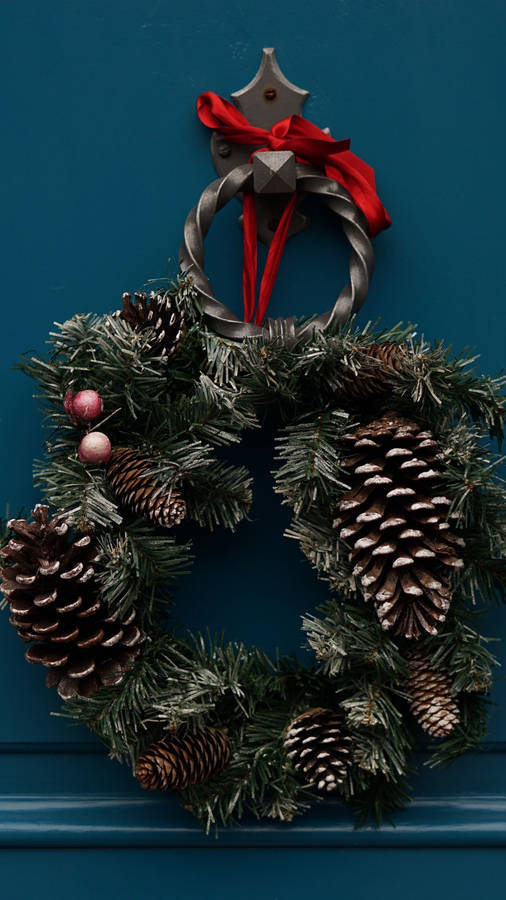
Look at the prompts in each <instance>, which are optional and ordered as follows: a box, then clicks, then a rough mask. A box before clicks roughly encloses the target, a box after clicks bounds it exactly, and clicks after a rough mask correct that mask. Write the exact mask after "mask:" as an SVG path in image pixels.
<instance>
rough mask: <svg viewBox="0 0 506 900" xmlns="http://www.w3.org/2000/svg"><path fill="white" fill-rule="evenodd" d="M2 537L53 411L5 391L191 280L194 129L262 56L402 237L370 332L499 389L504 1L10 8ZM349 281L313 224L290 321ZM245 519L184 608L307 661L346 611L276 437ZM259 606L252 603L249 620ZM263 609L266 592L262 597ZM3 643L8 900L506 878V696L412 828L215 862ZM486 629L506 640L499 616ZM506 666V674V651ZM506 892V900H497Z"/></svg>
mask: <svg viewBox="0 0 506 900" xmlns="http://www.w3.org/2000/svg"><path fill="white" fill-rule="evenodd" d="M1 18H2V34H3V44H2V60H3V64H4V74H3V84H4V85H5V86H6V87H7V104H6V105H5V106H4V108H3V117H4V118H3V139H2V154H3V165H2V173H3V179H2V180H3V194H4V197H3V205H2V226H3V229H4V235H3V240H2V247H3V251H4V278H3V302H2V322H3V335H4V340H3V355H2V386H3V391H2V400H1V424H2V441H1V443H0V455H1V465H0V477H1V503H2V507H1V511H2V512H3V509H4V508H5V504H7V503H10V505H11V513H16V512H17V511H18V509H19V508H20V507H24V509H25V510H28V509H30V507H31V505H32V504H33V503H34V502H35V500H36V495H35V493H34V490H33V488H32V475H31V466H32V460H33V458H34V457H37V455H38V454H39V452H40V448H41V443H42V440H43V432H42V431H41V428H40V420H39V416H38V412H37V402H36V400H34V399H32V397H31V391H32V385H31V384H29V383H28V381H27V380H25V379H24V378H23V376H22V375H20V374H18V373H16V372H13V371H12V369H11V365H12V364H13V363H14V361H15V360H16V359H17V358H18V357H19V356H20V354H21V353H22V352H25V351H27V350H31V349H42V347H43V343H44V340H45V337H46V335H47V333H48V331H49V330H50V329H51V325H52V322H53V321H55V320H56V321H60V322H61V321H63V320H64V319H65V318H67V317H69V316H70V315H72V314H73V313H75V312H77V311H88V310H93V311H96V312H105V311H106V310H111V309H115V308H117V306H118V303H119V300H120V297H121V293H122V292H123V291H125V290H129V291H132V290H137V289H139V288H142V287H143V286H144V285H145V283H146V281H147V280H148V279H149V278H157V277H159V276H163V275H164V274H165V273H166V272H167V271H169V273H173V274H175V273H176V271H177V269H176V265H177V252H178V245H179V241H180V236H181V229H182V224H183V221H184V218H185V215H186V213H187V211H188V209H189V208H190V207H191V206H192V205H193V203H194V202H195V201H196V199H197V198H198V196H199V195H200V193H201V191H202V190H203V188H204V187H205V186H206V185H207V184H208V183H209V182H210V181H211V180H212V179H213V178H214V177H215V175H214V169H213V166H212V162H211V159H210V154H209V135H208V133H205V131H204V129H202V127H201V126H200V125H199V123H198V121H197V117H196V115H195V112H194V106H195V99H196V96H197V95H198V94H199V93H200V92H202V91H204V90H215V91H217V92H218V93H219V94H221V95H225V96H226V95H228V94H229V93H230V92H231V91H233V90H236V89H238V88H240V87H242V86H243V85H244V84H245V83H246V82H247V81H248V80H249V79H250V78H251V77H252V76H253V74H254V73H255V71H256V69H257V66H258V63H259V60H260V51H261V48H262V47H263V46H275V47H276V48H277V52H278V59H279V62H280V64H281V66H282V68H283V71H284V72H285V74H286V75H287V77H288V78H290V79H291V80H292V81H294V82H295V83H296V84H298V85H300V86H301V87H304V88H307V89H309V90H310V91H311V98H310V100H309V101H308V103H307V105H306V108H305V113H306V115H307V116H308V118H310V119H311V120H313V121H315V122H316V123H317V124H319V125H320V126H322V127H323V126H326V125H329V126H330V127H331V128H332V133H333V134H334V135H335V136H336V137H337V138H339V137H343V138H345V137H348V136H351V137H352V141H353V143H352V148H353V149H354V150H355V152H357V153H358V154H359V155H361V156H363V157H365V158H366V159H368V160H370V161H371V162H373V164H374V166H375V168H376V173H377V179H378V186H379V190H380V194H381V196H382V198H383V199H384V201H385V204H386V206H387V207H388V209H389V212H390V214H391V216H392V219H393V223H394V224H393V227H392V228H391V229H390V230H389V231H387V232H385V233H383V234H382V235H381V236H380V237H378V239H377V240H376V243H375V247H376V253H377V267H376V273H375V276H374V280H373V285H372V289H371V291H370V294H369V297H368V299H367V301H366V304H365V307H364V309H363V311H362V313H361V315H360V320H361V321H362V322H365V321H367V320H368V319H376V318H377V317H378V316H381V317H382V321H383V323H384V324H385V325H386V326H390V325H393V324H395V323H396V322H398V321H399V320H401V319H403V320H405V321H412V322H415V323H418V325H419V330H420V332H423V333H424V334H425V335H426V337H428V338H433V337H444V338H445V340H446V341H447V342H449V343H453V344H454V345H455V346H456V347H460V346H463V345H466V344H472V345H476V346H477V347H479V348H480V349H481V352H482V357H481V361H480V366H481V367H482V368H483V369H484V370H486V371H489V372H495V371H496V370H497V369H499V368H500V367H501V366H502V365H503V363H504V334H505V325H506V314H505V310H504V301H503V293H504V285H505V283H506V271H505V260H506V256H505V254H504V213H503V210H504V207H505V203H506V183H505V167H504V159H505V150H506V148H505V133H506V132H505V126H504V109H503V105H504V104H503V96H504V84H505V75H506V57H505V54H504V45H505V38H506V27H505V26H506V6H505V5H504V2H502V0H485V2H483V0H443V2H436V0H426V2H425V3H422V2H419V0H410V2H405V0H387V2H385V3H380V4H378V3H376V2H373V0H342V2H333V0H320V2H319V3H316V4H313V5H311V6H308V5H307V4H304V3H303V2H302V0H291V2H288V0H278V2H275V3H271V2H267V0H257V2H256V3H254V4H245V3H242V2H238V3H235V4H234V5H230V4H226V3H224V2H223V0H215V2H214V3H210V2H204V0H188V2H186V3H181V4H176V3H174V2H173V0H156V2H155V0H115V2H114V0H87V2H85V3H82V2H81V3H79V2H77V0H51V2H50V3H40V2H37V0H17V2H16V3H10V4H9V3H4V4H3V6H2V10H1ZM238 212H239V208H238V207H237V206H235V208H234V204H230V205H229V207H227V209H226V210H224V211H223V212H222V213H221V215H220V217H219V219H217V220H216V222H215V224H214V226H213V230H212V233H211V235H210V238H209V241H208V248H207V253H208V255H207V262H206V266H207V269H208V271H209V273H212V279H213V286H214V288H215V291H216V294H217V295H218V296H220V298H221V299H223V301H224V302H225V303H226V304H227V305H228V306H230V307H231V308H232V309H234V310H235V311H236V312H239V307H240V284H241V237H240V232H239V229H238V228H237V223H236V219H237V215H238ZM346 276H347V248H346V247H345V246H344V241H342V240H341V236H340V235H339V233H337V232H336V231H335V229H334V228H333V223H332V222H331V220H330V219H329V218H327V217H326V216H325V215H323V214H321V213H320V212H319V211H318V210H317V209H315V210H314V214H313V221H312V223H311V228H310V229H309V230H308V231H307V232H306V233H305V234H303V235H301V236H299V237H297V238H296V239H295V240H294V241H292V242H291V243H289V244H288V245H287V248H286V253H285V256H284V258H283V263H282V266H281V269H280V272H279V276H278V280H277V284H276V288H275V294H274V296H273V299H272V314H273V315H276V316H277V315H283V316H287V315H290V314H294V313H296V314H301V313H309V312H313V311H318V312H322V311H323V310H324V309H327V308H328V307H329V306H330V305H331V304H332V302H333V300H334V298H335V296H336V294H337V292H338V291H339V290H340V286H341V285H342V284H343V283H344V281H345V280H346ZM247 452H248V460H247V462H248V464H249V465H250V466H251V468H252V469H253V472H254V476H255V495H256V500H255V507H254V510H253V516H252V521H251V522H250V523H247V524H245V525H243V526H242V527H241V528H240V529H239V530H238V532H237V534H236V535H235V536H233V537H232V538H230V537H229V536H227V537H226V539H225V538H224V537H223V535H220V534H219V533H217V534H216V535H214V536H213V537H207V538H202V537H198V536H197V541H198V546H197V549H198V556H199V565H198V568H197V570H196V571H195V573H194V574H193V576H192V577H191V578H190V579H188V580H187V581H186V583H185V584H184V586H183V587H182V588H181V590H180V592H179V595H178V598H177V602H178V607H177V610H178V616H179V618H180V620H181V621H183V622H186V623H187V624H188V625H190V626H191V627H192V628H201V629H205V628H206V627H207V626H209V627H210V628H211V629H213V630H215V629H218V630H221V629H225V630H226V633H227V635H228V636H229V637H230V638H231V639H239V640H244V641H245V642H251V643H257V644H261V645H263V646H264V647H265V648H266V649H267V650H273V648H275V647H279V648H280V649H281V650H282V651H284V652H296V651H297V652H301V651H299V647H300V644H301V636H300V631H299V623H300V615H301V614H302V613H303V612H304V611H306V610H307V609H308V608H311V607H314V606H315V605H316V604H317V603H318V602H320V601H321V600H322V598H323V597H324V595H325V587H324V586H323V585H322V584H316V583H315V579H314V577H313V574H312V572H311V571H310V570H309V567H308V566H307V565H306V564H305V563H304V561H303V560H302V558H301V556H300V554H299V551H298V549H297V546H296V544H295V543H294V542H293V543H291V542H289V541H286V540H284V539H283V537H282V533H283V530H284V527H285V526H286V524H287V522H286V515H285V512H284V511H283V510H282V509H281V508H280V507H279V503H278V500H277V499H276V498H275V496H274V494H273V492H272V484H271V479H270V475H269V470H270V468H271V461H272V445H271V437H270V436H269V434H268V433H267V434H264V435H263V436H262V437H261V438H256V439H255V441H254V442H252V443H251V444H250V446H249V448H248V451H247ZM238 579H240V580H241V586H242V587H241V592H240V597H238V594H237V583H238ZM245 586H246V587H245ZM1 625H2V627H1V628H0V647H1V652H0V684H1V685H2V690H1V693H0V698H1V699H0V752H1V755H2V756H1V761H0V873H1V883H2V897H5V900H18V898H19V900H21V898H22V900H24V898H29V897H32V896H42V897H46V896H47V897H51V898H52V900H60V898H61V900H63V898H67V897H69V896H71V897H73V898H74V900H81V898H89V897H97V898H100V900H102V898H104V900H105V898H109V897H116V896H117V897H123V898H134V900H137V898H139V900H141V898H145V897H159V896H164V897H165V896H167V897H171V898H174V900H180V898H181V900H183V898H187V900H194V898H201V897H214V896H216V897H221V898H223V900H229V898H236V897H238V896H239V897H242V898H243V900H253V898H257V897H259V896H261V897H265V898H269V900H288V898H290V900H296V898H299V897H300V898H305V897H307V895H308V892H309V891H310V890H311V892H312V895H313V896H315V897H320V896H321V897H327V896H328V897H334V896H336V897H337V896H341V895H342V894H343V893H346V892H350V893H352V894H353V895H354V896H355V897H356V898H366V897H367V898H369V897H370V896H371V895H373V894H374V896H376V897H380V898H383V897H385V898H387V897H388V898H401V897H405V896H409V897H410V898H413V900H417V898H422V897H426V896H427V895H428V894H429V893H430V895H431V896H432V897H434V898H439V897H441V898H442V897H446V896H448V895H450V894H452V895H453V896H455V897H458V898H462V900H467V898H474V897H475V896H476V894H477V892H478V890H481V891H482V890H483V884H484V883H485V880H486V879H487V880H488V884H490V885H491V887H490V889H489V890H490V896H491V895H492V883H493V880H494V879H495V880H496V881H497V883H498V884H499V883H500V882H501V881H502V880H504V877H505V874H506V858H505V856H504V853H503V852H502V851H503V848H504V846H505V844H506V774H505V773H506V766H505V761H506V756H505V753H506V690H505V688H504V685H503V684H502V683H499V684H498V685H497V688H496V690H495V696H494V699H495V701H496V703H497V707H496V708H495V711H494V713H493V717H492V729H491V733H490V742H489V744H488V745H487V747H486V748H485V750H484V752H482V753H479V754H475V755H472V756H468V757H467V758H465V759H462V760H461V761H460V762H458V763H457V764H455V765H454V766H453V767H452V768H451V769H449V770H447V771H438V772H427V771H423V772H422V774H420V775H419V776H417V777H416V778H414V779H413V783H414V786H415V800H414V803H413V805H412V806H411V808H410V809H409V810H407V811H406V812H404V813H400V814H399V815H397V816H396V817H395V826H396V827H393V825H392V824H388V823H387V824H386V825H385V826H384V827H383V828H382V829H381V830H379V831H378V830H374V829H366V830H363V831H359V832H357V831H354V830H353V827H352V823H351V820H350V817H349V816H348V814H347V813H346V812H345V811H343V809H342V808H341V807H340V806H339V805H338V804H337V805H329V806H326V807H321V808H319V809H317V810H314V811H313V812H312V813H311V814H309V815H307V816H306V817H305V818H301V819H300V820H298V821H295V822H294V823H293V824H291V825H274V824H273V825H269V824H267V825H266V824H263V825H259V824H257V823H255V822H247V823H245V824H244V825H243V826H241V827H240V828H236V829H233V830H231V831H229V832H223V833H221V834H220V836H219V838H218V839H215V837H205V836H203V835H202V834H201V832H200V830H199V827H198V825H197V824H196V823H195V822H194V821H193V820H192V819H191V817H190V816H189V815H188V814H187V813H185V812H183V811H182V810H181V809H180V808H179V806H178V804H177V802H176V801H175V800H174V798H172V797H165V796H162V797H159V796H154V797H153V796H148V795H147V794H146V793H144V792H142V790H141V789H140V787H139V786H138V785H137V784H136V782H135V781H134V780H133V779H132V778H131V776H130V774H129V773H128V772H127V771H126V769H123V768H120V767H119V766H118V765H117V764H115V763H113V762H110V761H108V760H107V759H106V757H105V755H104V752H103V750H102V749H101V747H100V746H99V745H98V743H97V742H96V741H95V739H94V738H93V737H92V736H91V734H89V733H88V732H86V730H84V729H81V728H77V727H73V726H71V725H70V724H69V722H68V721H67V720H65V719H62V718H59V717H58V716H51V713H58V701H57V700H56V699H55V696H54V695H53V693H52V692H49V691H47V690H46V688H45V687H44V685H43V678H42V677H41V673H40V672H39V671H38V670H36V669H34V668H33V667H30V666H28V665H27V664H26V663H25V662H24V660H23V653H22V649H21V648H20V646H19V641H18V639H17V638H16V636H15V634H14V631H13V630H12V629H10V628H9V627H8V624H7V616H6V615H4V616H3V617H2V621H1ZM482 630H483V631H484V632H485V633H488V634H490V635H492V636H500V635H504V634H505V632H506V617H505V615H504V612H503V611H502V610H498V611H497V613H496V614H494V615H491V616H490V617H489V618H488V619H487V621H486V623H483V625H482ZM501 653H502V655H503V656H504V655H505V654H506V651H505V650H504V648H503V650H502V651H499V655H501ZM494 893H495V891H494Z"/></svg>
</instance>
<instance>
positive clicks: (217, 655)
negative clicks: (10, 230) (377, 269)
mask: <svg viewBox="0 0 506 900" xmlns="http://www.w3.org/2000/svg"><path fill="white" fill-rule="evenodd" d="M49 346H50V352H49V357H48V358H47V359H45V358H41V357H38V356H35V357H29V358H24V359H23V360H22V362H21V363H20V365H19V368H20V369H21V370H22V371H23V372H25V373H26V374H28V375H29V376H30V377H31V378H33V379H34V381H35V382H36V383H37V385H38V396H39V397H40V399H41V401H42V403H43V406H44V410H45V416H46V421H45V424H46V427H47V428H48V429H49V431H48V437H47V441H46V454H45V459H44V460H43V461H41V462H38V463H37V464H36V482H37V485H38V486H39V487H40V489H41V492H42V496H43V499H44V504H43V505H39V506H38V507H36V508H35V510H34V511H33V514H32V519H31V520H25V519H16V520H11V521H10V522H9V523H7V527H6V529H5V541H4V546H3V550H2V554H3V562H2V573H1V574H2V585H1V588H2V591H3V594H4V597H5V601H4V602H5V604H7V603H8V604H9V605H10V609H11V618H10V621H11V623H12V624H13V625H14V627H15V628H16V629H17V630H18V633H19V634H20V636H21V638H22V639H23V640H24V641H26V642H27V643H29V645H30V646H29V648H28V650H27V654H26V655H27V658H28V659H29V660H30V661H31V662H37V663H41V664H42V665H44V666H46V667H47V669H48V676H47V683H48V686H54V687H56V688H57V690H58V692H59V694H60V695H61V697H62V698H63V700H64V713H65V714H66V715H68V716H70V717H72V718H73V719H75V720H77V721H78V722H80V723H83V724H85V725H87V726H88V727H89V728H91V729H92V730H93V731H94V732H95V733H96V734H97V735H98V737H99V738H100V739H101V740H102V741H103V742H104V743H105V745H106V746H107V747H108V749H109V751H110V754H111V756H112V757H114V758H116V759H119V760H127V761H129V763H130V764H131V766H132V768H133V770H134V772H135V775H136V777H137V779H138V780H139V782H140V783H141V784H142V785H143V786H144V787H146V788H151V789H171V790H177V791H179V792H180V793H181V796H182V800H183V803H184V805H185V807H186V808H188V809H191V810H192V811H193V812H194V813H195V814H196V815H197V816H198V817H199V819H200V820H201V822H202V823H203V825H204V827H205V828H206V829H209V828H210V827H211V826H212V825H214V824H220V823H223V824H225V825H226V824H229V823H231V822H233V821H236V820H237V819H239V818H240V817H241V816H242V815H243V813H245V812H246V811H251V812H253V813H254V814H255V815H256V816H258V817H264V816H266V817H272V818H277V819H280V820H283V821H290V820H291V819H292V818H293V816H294V815H296V814H298V813H301V812H302V811H303V810H305V809H306V808H307V807H308V806H309V805H310V804H311V803H312V802H313V801H315V800H316V799H318V798H319V797H320V798H321V797H324V796H329V795H330V796H334V795H338V796H339V797H341V798H342V800H343V801H344V802H347V803H350V804H352V806H353V807H354V808H355V810H356V811H357V814H358V815H359V817H362V818H363V817H368V816H370V815H373V816H374V817H375V818H376V819H377V820H380V819H381V816H382V815H383V814H384V813H385V812H388V811H391V810H394V809H396V808H399V807H402V806H403V805H404V803H405V802H406V800H407V798H408V795H409V788H408V785H407V782H406V778H407V774H408V772H409V771H410V770H411V768H412V759H411V754H412V750H413V747H414V745H415V742H416V741H417V740H418V739H419V736H420V734H421V732H419V731H418V728H417V726H421V728H422V729H423V730H424V731H425V733H426V735H427V736H428V737H429V738H432V739H435V740H436V741H437V743H435V744H434V746H433V748H432V756H431V757H430V761H429V763H430V765H437V764H440V763H443V762H446V761H449V760H452V759H454V758H455V757H457V756H459V755H460V754H462V753H463V752H465V751H466V750H469V749H471V748H473V747H475V746H476V745H477V744H478V742H479V741H480V740H481V739H482V738H483V736H484V735H485V733H486V725H487V707H488V699H487V695H488V691H489V689H490V686H491V683H492V673H493V669H494V666H495V665H496V660H495V658H494V656H493V654H492V653H491V651H490V649H489V639H488V638H486V637H483V636H482V635H480V634H479V633H478V631H477V630H476V629H475V627H474V622H475V618H476V611H477V609H478V606H479V605H485V604H492V603H495V602H496V599H497V597H498V596H502V597H503V596H504V588H505V584H506V564H505V554H506V493H505V488H504V483H503V481H502V480H501V478H500V476H499V474H498V465H499V463H500V459H499V457H498V456H497V455H496V454H495V453H494V452H492V450H491V449H490V445H489V441H488V439H487V434H488V435H489V436H490V437H492V438H493V439H495V440H497V441H498V442H499V443H500V441H501V438H502V434H503V418H504V398H503V395H502V390H503V387H504V384H505V378H504V377H503V376H499V377H496V378H492V377H488V376H480V375H477V374H475V372H474V368H473V366H474V363H475V358H474V357H472V356H469V355H468V354H467V353H463V354H461V355H458V356H456V357H452V356H451V354H450V351H449V350H448V349H446V348H445V347H444V346H443V344H442V343H436V344H434V345H429V344H428V343H426V342H425V341H424V340H423V339H420V338H417V337H416V335H415V334H414V332H413V328H412V327H401V326H399V327H395V328H393V329H392V330H390V331H381V330H380V329H379V328H378V327H377V326H368V327H366V328H364V329H363V330H361V329H359V328H358V327H357V325H356V323H355V322H354V321H352V322H350V323H348V324H347V325H345V326H342V327H341V328H340V329H334V331H333V333H328V332H326V333H325V334H323V333H321V332H318V331H315V332H314V333H312V334H311V333H309V334H308V332H307V331H306V333H305V336H304V338H303V339H296V340H295V341H293V342H292V343H291V344H290V345H287V344H286V343H285V342H283V341H282V340H279V339H276V338H274V339H272V340H267V339H265V338H263V337H258V338H254V339H249V340H246V341H242V342H234V341H231V340H227V339H225V338H223V337H219V336H218V335H217V334H215V333H214V332H212V331H210V330H209V329H208V328H207V327H206V325H205V321H204V319H203V317H202V315H201V311H200V309H199V301H198V299H197V297H196V294H195V292H194V289H193V286H192V283H191V279H188V278H186V279H180V280H179V281H178V282H177V283H175V284H173V285H171V286H169V288H166V287H164V288H162V289H160V290H158V291H156V292H154V293H152V294H151V295H150V296H149V297H147V296H146V294H136V295H135V297H134V299H133V301H132V298H131V297H130V295H128V294H126V295H124V298H123V308H122V310H121V311H119V312H117V313H114V314H110V315H102V316H97V315H76V316H74V317H73V318H71V319H70V320H69V321H67V322H65V323H64V324H62V325H59V326H57V330H56V331H55V332H54V333H52V334H51V335H50V340H49ZM75 391H77V393H74V392H75ZM273 409H274V410H275V413H276V415H277V416H278V418H279V419H280V421H281V422H282V427H281V429H280V432H279V436H278V439H277V448H278V449H277V460H278V468H277V470H276V471H275V473H274V485H275V490H276V492H277V493H278V494H279V495H280V497H281V502H283V503H285V504H287V505H288V506H289V507H290V508H291V509H292V511H293V519H292V523H291V525H290V527H289V529H288V531H287V537H288V538H292V539H294V540H296V541H298V543H299V545H300V548H301V550H302V551H303V553H304V554H305V556H306V557H307V559H308V560H309V562H310V563H311V565H312V566H313V567H314V569H315V571H316V574H317V576H318V577H319V578H322V579H324V580H325V581H327V582H328V586H329V595H328V601H327V603H326V604H325V606H324V608H322V609H319V610H310V611H308V613H307V615H306V616H305V618H304V620H303V631H304V634H305V639H306V642H307V645H308V647H309V648H310V649H311V650H312V651H313V656H314V661H313V664H312V665H311V666H310V667H304V666H303V665H302V664H300V663H299V662H298V661H296V660H294V659H291V658H290V659H285V658H283V659H280V660H277V661H273V660H272V659H270V658H268V656H267V655H266V654H265V653H264V652H263V651H262V650H261V649H259V648H257V647H246V646H244V645H242V644H236V643H224V642H223V641H221V640H210V639H205V638H204V637H203V636H201V635H199V634H192V633H190V632H181V630H180V629H176V628H175V627H173V628H171V627H170V625H169V626H167V621H166V620H167V615H168V607H169V606H170V603H171V596H172V594H173V590H174V587H175V585H176V582H177V579H179V578H180V577H181V576H183V575H186V574H187V573H188V572H189V570H190V568H191V563H192V548H191V545H190V543H189V542H178V540H177V532H178V526H179V524H180V523H181V522H182V521H183V519H186V520H188V521H189V522H193V523H196V524H197V525H199V526H201V527H203V528H206V529H214V528H216V527H224V528H228V529H235V528H236V527H238V526H240V523H241V521H242V520H243V519H245V518H246V517H247V516H248V510H249V508H250V504H251V500H252V488H251V479H250V476H249V473H248V471H247V470H246V468H243V467H238V466H235V465H231V464H230V463H228V462H227V461H226V460H225V459H223V458H220V452H221V451H222V448H226V447H227V446H228V445H231V444H234V443H238V442H240V441H241V440H243V438H244V436H245V435H247V432H248V431H249V430H250V429H254V428H258V427H260V425H261V423H262V420H263V417H264V416H265V415H266V413H267V412H268V411H269V410H273ZM101 417H102V418H101ZM95 421H97V424H96V425H92V423H94V422H95ZM98 428H104V429H105V432H106V433H105V432H104V431H98V430H97V429H98ZM78 445H79V446H78ZM50 508H51V510H52V513H51V512H50ZM197 564H198V563H197Z"/></svg>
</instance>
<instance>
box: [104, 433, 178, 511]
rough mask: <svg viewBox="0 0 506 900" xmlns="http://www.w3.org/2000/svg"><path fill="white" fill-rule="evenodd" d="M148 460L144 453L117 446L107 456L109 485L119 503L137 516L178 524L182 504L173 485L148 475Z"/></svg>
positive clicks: (149, 467)
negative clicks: (160, 482) (169, 485)
mask: <svg viewBox="0 0 506 900" xmlns="http://www.w3.org/2000/svg"><path fill="white" fill-rule="evenodd" d="M151 468H152V463H151V462H150V459H149V457H148V456H147V454H145V453H139V452H138V451H137V450H132V449H131V448H130V447H118V448H117V450H113V452H112V453H111V457H110V459H109V463H108V468H107V474H108V478H109V484H110V486H111V488H112V490H113V492H114V493H115V494H116V496H117V498H118V500H119V501H120V503H121V504H122V505H123V506H125V507H126V508H127V509H129V510H130V511H131V512H133V513H134V514H135V515H137V516H144V517H145V518H146V519H149V520H150V521H151V522H153V523H154V524H155V525H158V526H160V527H162V528H172V526H173V525H179V524H180V522H182V521H183V519H184V517H185V515H186V504H185V501H184V499H183V496H182V494H181V493H180V492H179V491H178V490H176V488H170V487H167V486H166V485H163V484H159V483H157V481H156V480H155V478H154V477H153V476H152V475H150V469H151Z"/></svg>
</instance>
